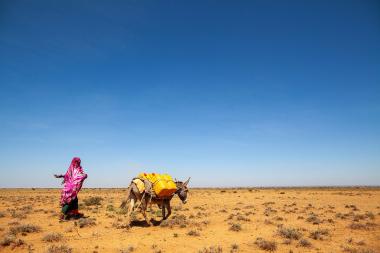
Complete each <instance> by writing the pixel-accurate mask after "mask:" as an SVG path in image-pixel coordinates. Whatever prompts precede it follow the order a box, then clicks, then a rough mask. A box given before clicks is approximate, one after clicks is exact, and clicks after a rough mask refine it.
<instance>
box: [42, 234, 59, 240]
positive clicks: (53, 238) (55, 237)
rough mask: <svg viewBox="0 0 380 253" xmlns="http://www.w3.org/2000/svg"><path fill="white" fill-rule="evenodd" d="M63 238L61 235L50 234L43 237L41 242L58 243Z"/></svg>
mask: <svg viewBox="0 0 380 253" xmlns="http://www.w3.org/2000/svg"><path fill="white" fill-rule="evenodd" d="M62 238H63V236H62V234H61V233H50V234H47V235H45V236H44V237H43V238H42V240H43V241H45V242H59V241H60V240H62Z"/></svg>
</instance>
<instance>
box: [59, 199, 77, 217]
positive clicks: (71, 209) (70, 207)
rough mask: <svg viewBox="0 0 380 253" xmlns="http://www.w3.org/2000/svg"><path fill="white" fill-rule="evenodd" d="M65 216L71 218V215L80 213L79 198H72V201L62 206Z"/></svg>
mask: <svg viewBox="0 0 380 253" xmlns="http://www.w3.org/2000/svg"><path fill="white" fill-rule="evenodd" d="M62 214H63V218H70V216H75V215H78V214H79V212H78V198H75V199H73V200H71V202H70V203H68V204H65V205H64V206H62Z"/></svg>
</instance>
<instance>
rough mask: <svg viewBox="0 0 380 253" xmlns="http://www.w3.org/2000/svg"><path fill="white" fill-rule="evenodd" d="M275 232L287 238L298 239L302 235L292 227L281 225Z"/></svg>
mask: <svg viewBox="0 0 380 253" xmlns="http://www.w3.org/2000/svg"><path fill="white" fill-rule="evenodd" d="M277 232H278V234H279V235H280V236H281V237H283V238H287V239H295V240H298V239H300V238H301V237H302V234H301V233H300V232H299V231H298V230H296V229H294V228H283V227H281V228H279V229H278V231H277Z"/></svg>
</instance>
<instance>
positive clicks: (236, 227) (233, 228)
mask: <svg viewBox="0 0 380 253" xmlns="http://www.w3.org/2000/svg"><path fill="white" fill-rule="evenodd" d="M230 230H231V231H235V232H239V231H241V230H242V228H241V225H240V224H239V223H233V224H231V227H230Z"/></svg>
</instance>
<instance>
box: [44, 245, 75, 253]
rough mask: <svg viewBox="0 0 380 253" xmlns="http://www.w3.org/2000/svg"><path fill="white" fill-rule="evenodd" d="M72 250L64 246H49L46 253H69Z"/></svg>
mask: <svg viewBox="0 0 380 253" xmlns="http://www.w3.org/2000/svg"><path fill="white" fill-rule="evenodd" d="M72 251H73V250H72V249H71V248H70V247H68V246H66V245H60V246H57V245H51V246H50V247H49V248H48V249H47V251H46V253H71V252H72Z"/></svg>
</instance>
